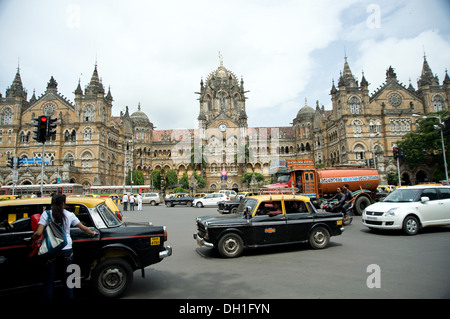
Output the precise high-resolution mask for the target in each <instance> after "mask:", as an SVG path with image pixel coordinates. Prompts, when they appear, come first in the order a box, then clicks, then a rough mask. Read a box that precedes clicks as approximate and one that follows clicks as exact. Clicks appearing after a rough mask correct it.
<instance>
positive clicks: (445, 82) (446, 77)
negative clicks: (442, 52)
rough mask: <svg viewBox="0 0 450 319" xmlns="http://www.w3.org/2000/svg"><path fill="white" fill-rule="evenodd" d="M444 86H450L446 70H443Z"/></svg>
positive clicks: (449, 78)
mask: <svg viewBox="0 0 450 319" xmlns="http://www.w3.org/2000/svg"><path fill="white" fill-rule="evenodd" d="M443 83H444V84H446V85H448V84H450V77H449V76H448V72H447V69H445V78H444V82H443Z"/></svg>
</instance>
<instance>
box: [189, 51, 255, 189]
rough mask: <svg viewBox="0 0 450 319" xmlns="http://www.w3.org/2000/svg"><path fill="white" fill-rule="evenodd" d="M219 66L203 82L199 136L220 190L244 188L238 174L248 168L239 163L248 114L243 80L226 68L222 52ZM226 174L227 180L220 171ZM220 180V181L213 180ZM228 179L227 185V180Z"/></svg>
mask: <svg viewBox="0 0 450 319" xmlns="http://www.w3.org/2000/svg"><path fill="white" fill-rule="evenodd" d="M219 59H220V64H219V67H218V68H217V69H216V70H214V71H212V72H211V73H210V74H209V75H208V76H207V78H206V81H205V82H204V81H203V79H201V80H200V92H196V94H198V95H199V98H198V100H199V102H200V112H199V115H198V128H199V137H200V139H201V143H202V145H203V148H204V150H205V151H204V154H206V156H204V157H206V158H204V159H205V161H206V162H207V166H208V167H209V169H207V171H205V173H206V176H207V178H208V179H210V181H212V182H214V183H215V184H216V185H218V186H219V185H220V186H219V187H220V188H232V187H233V186H235V185H236V184H238V185H241V181H240V177H239V175H241V174H238V171H239V170H240V169H242V168H243V167H244V166H245V165H239V164H243V163H236V158H237V157H236V154H237V152H238V149H239V148H238V145H240V146H242V145H245V144H246V143H247V113H246V110H245V100H246V97H245V94H246V93H247V92H248V91H245V90H244V80H243V79H242V78H241V79H240V80H238V79H237V77H236V75H235V74H234V73H233V72H231V71H230V70H228V69H227V68H225V67H224V66H223V59H222V55H220V53H219ZM223 171H226V172H227V175H226V177H224V176H223V175H221V174H220V172H223ZM214 179H218V181H213V180H214ZM225 179H226V183H225V181H224V180H225Z"/></svg>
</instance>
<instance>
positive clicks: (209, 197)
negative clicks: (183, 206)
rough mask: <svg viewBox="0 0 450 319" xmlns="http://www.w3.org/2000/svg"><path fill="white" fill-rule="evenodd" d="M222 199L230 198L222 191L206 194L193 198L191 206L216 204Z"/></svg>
mask: <svg viewBox="0 0 450 319" xmlns="http://www.w3.org/2000/svg"><path fill="white" fill-rule="evenodd" d="M223 200H230V197H229V196H227V195H226V194H222V193H212V194H206V195H205V196H203V197H201V198H196V199H194V201H193V202H192V206H195V207H199V208H200V207H204V206H218V204H217V203H218V202H220V201H223Z"/></svg>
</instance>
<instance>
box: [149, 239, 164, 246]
mask: <svg viewBox="0 0 450 319" xmlns="http://www.w3.org/2000/svg"><path fill="white" fill-rule="evenodd" d="M160 243H161V239H160V238H159V237H152V238H150V245H151V246H157V245H159V244H160Z"/></svg>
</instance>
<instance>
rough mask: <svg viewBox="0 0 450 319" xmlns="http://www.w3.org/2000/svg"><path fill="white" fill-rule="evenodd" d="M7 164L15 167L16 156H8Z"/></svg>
mask: <svg viewBox="0 0 450 319" xmlns="http://www.w3.org/2000/svg"><path fill="white" fill-rule="evenodd" d="M6 166H8V167H10V168H14V157H8V163H7V164H6Z"/></svg>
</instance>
